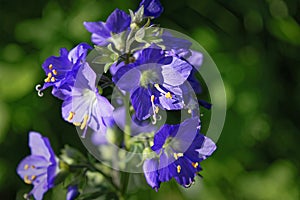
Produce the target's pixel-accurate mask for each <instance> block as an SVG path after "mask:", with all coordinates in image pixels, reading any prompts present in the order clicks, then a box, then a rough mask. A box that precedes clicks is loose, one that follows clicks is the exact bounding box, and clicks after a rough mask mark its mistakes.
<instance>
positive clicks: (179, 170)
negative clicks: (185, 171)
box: [177, 165, 181, 174]
mask: <svg viewBox="0 0 300 200" xmlns="http://www.w3.org/2000/svg"><path fill="white" fill-rule="evenodd" d="M180 172H181V166H180V165H177V173H178V174H179V173H180Z"/></svg>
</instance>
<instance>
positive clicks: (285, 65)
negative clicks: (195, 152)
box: [0, 0, 300, 200]
mask: <svg viewBox="0 0 300 200" xmlns="http://www.w3.org/2000/svg"><path fill="white" fill-rule="evenodd" d="M161 2H162V4H163V5H164V7H165V11H164V13H163V14H162V16H161V17H160V18H159V19H157V20H156V22H157V23H159V24H161V26H162V27H164V28H170V29H174V30H177V31H180V32H183V33H185V34H187V35H189V36H190V37H192V38H194V39H195V40H197V41H198V42H199V43H200V44H201V45H203V47H204V48H205V49H206V50H207V51H208V52H209V53H210V55H211V56H212V58H213V59H214V61H215V62H216V64H217V66H218V68H219V70H220V72H221V74H222V77H223V80H224V83H225V86H226V93H227V100H228V111H227V118H226V124H225V127H224V130H223V132H222V135H221V137H220V140H219V141H218V143H217V145H218V149H217V151H216V152H215V154H214V155H213V157H211V158H210V159H208V160H207V161H205V162H203V168H204V171H203V173H202V174H203V176H204V179H203V180H200V179H198V180H197V184H196V185H194V186H193V187H192V188H190V189H188V190H185V189H182V188H181V187H178V186H177V185H176V184H174V182H170V183H165V184H163V185H162V188H161V190H160V191H159V192H158V193H156V192H155V191H152V190H151V189H150V187H144V189H142V190H140V191H138V192H136V193H135V194H134V195H133V199H141V198H143V199H154V198H155V199H171V198H172V199H173V200H177V199H178V200H179V199H205V200H223V199H245V200H248V199H249V200H250V199H251V200H253V199H255V200H256V199H258V200H259V199H261V200H269V199H270V200H273V199H276V200H277V199H284V200H289V199H291V200H297V199H300V194H299V193H300V183H299V182H300V179H299V175H300V172H299V169H300V162H299V161H300V149H299V142H300V132H299V122H300V121H299V113H300V104H299V102H300V95H299V91H300V81H299V80H300V70H299V67H300V48H299V47H300V26H299V23H300V2H299V0H289V1H283V0H247V1H237V0H233V1H226V0H174V1H170V0H161ZM0 3H1V6H0V24H1V26H0V37H1V39H0V145H1V149H0V199H3V200H6V199H16V198H17V199H22V195H23V194H24V193H25V192H28V191H29V190H30V188H31V187H30V186H28V185H25V184H24V183H23V182H22V180H21V179H20V178H19V177H18V176H17V174H16V172H15V169H16V166H17V164H18V162H19V161H20V160H21V159H22V158H23V157H24V156H26V155H27V154H28V153H29V148H28V146H27V141H28V132H29V131H30V130H35V131H40V132H41V133H42V134H43V135H45V136H47V137H49V138H50V141H51V143H52V146H53V148H54V150H55V151H56V153H59V150H60V149H61V148H62V147H63V146H64V144H70V145H72V146H76V147H78V148H80V149H81V150H82V151H83V152H84V151H85V149H84V147H83V145H82V144H81V141H80V139H79V138H78V136H77V133H76V131H75V129H74V128H73V126H72V125H69V124H68V123H65V122H64V121H63V120H62V118H61V114H60V105H61V102H60V101H58V100H56V99H55V98H54V97H52V96H51V94H50V90H48V91H46V92H45V95H44V97H43V98H42V99H41V98H39V97H38V96H37V94H36V92H35V90H34V87H35V85H37V84H39V83H42V81H43V79H44V76H45V75H44V73H43V71H42V69H41V64H42V63H43V61H44V60H45V59H46V58H47V57H49V56H50V55H58V52H59V48H61V47H66V48H68V49H70V48H72V47H74V46H75V45H76V44H78V43H79V42H82V41H85V42H89V41H90V34H89V33H88V32H87V31H86V30H85V29H84V27H83V25H82V23H83V21H98V20H106V17H107V16H108V15H109V14H110V13H111V11H113V10H114V9H115V8H120V9H124V10H128V9H129V8H131V9H135V8H137V5H138V3H139V2H138V1H137V0H106V1H105V0H101V1H100V0H99V1H95V0H89V1H84V0H66V1H61V0H48V1H36V0H27V1H21V0H15V1H9V0H0ZM89 43H90V42H89ZM54 196H56V197H54ZM51 197H52V198H53V199H58V197H57V193H56V195H55V194H54V192H49V193H48V194H47V198H51ZM61 199H64V197H61Z"/></svg>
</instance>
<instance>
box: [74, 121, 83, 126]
mask: <svg viewBox="0 0 300 200" xmlns="http://www.w3.org/2000/svg"><path fill="white" fill-rule="evenodd" d="M73 124H74V125H75V126H80V125H81V123H80V122H73Z"/></svg>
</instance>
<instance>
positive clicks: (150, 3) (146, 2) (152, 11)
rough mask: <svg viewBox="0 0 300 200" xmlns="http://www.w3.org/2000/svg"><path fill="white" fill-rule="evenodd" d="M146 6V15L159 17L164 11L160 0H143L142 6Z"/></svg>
mask: <svg viewBox="0 0 300 200" xmlns="http://www.w3.org/2000/svg"><path fill="white" fill-rule="evenodd" d="M141 6H144V15H145V16H146V17H153V18H157V17H159V16H160V15H161V13H162V12H163V11H164V8H163V7H162V5H161V3H160V1H159V0H142V1H141V3H140V7H141Z"/></svg>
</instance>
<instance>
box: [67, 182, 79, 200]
mask: <svg viewBox="0 0 300 200" xmlns="http://www.w3.org/2000/svg"><path fill="white" fill-rule="evenodd" d="M79 194H80V193H79V191H78V186H77V185H70V186H68V191H67V198H66V200H74V199H76V197H78V196H79Z"/></svg>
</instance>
